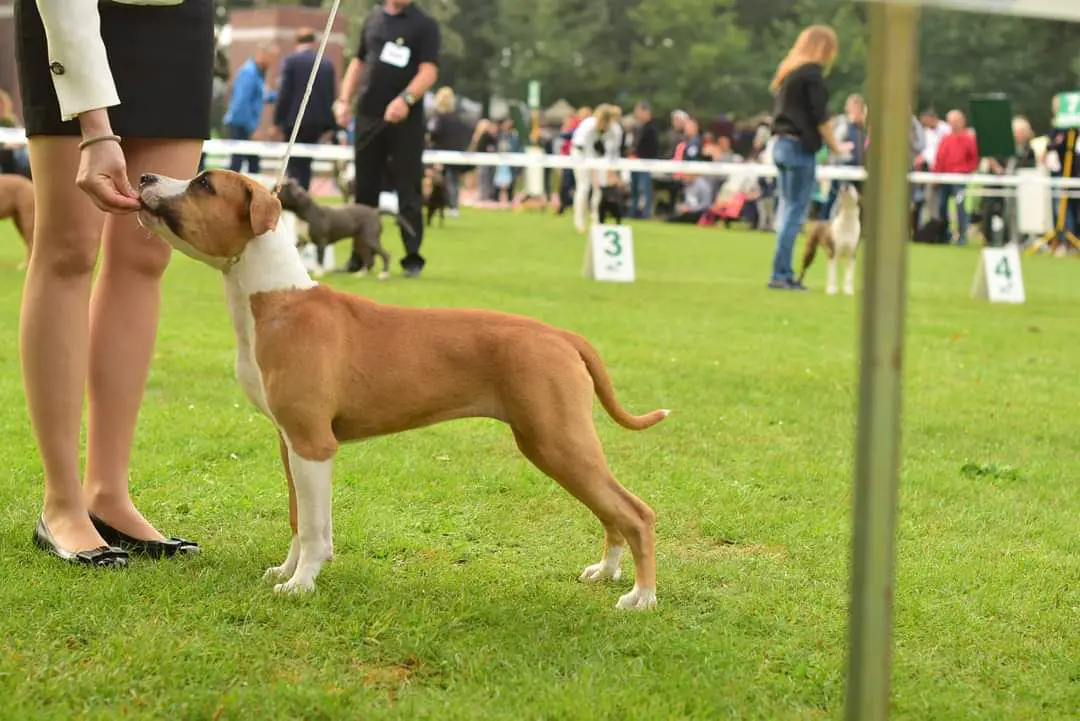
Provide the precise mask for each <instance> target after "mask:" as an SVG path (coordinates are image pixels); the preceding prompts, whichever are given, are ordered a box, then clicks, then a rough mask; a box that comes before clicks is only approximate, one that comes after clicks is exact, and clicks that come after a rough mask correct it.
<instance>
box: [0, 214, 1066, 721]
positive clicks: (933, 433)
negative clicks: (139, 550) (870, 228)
mask: <svg viewBox="0 0 1080 721" xmlns="http://www.w3.org/2000/svg"><path fill="white" fill-rule="evenodd" d="M636 232H637V236H636V238H635V241H636V244H637V248H636V250H637V255H638V262H639V282H638V283H636V284H634V285H631V286H617V285H604V284H595V283H590V282H586V281H585V280H583V279H582V278H581V277H580V272H579V270H580V266H581V259H582V247H583V244H582V241H581V239H580V238H578V237H577V236H575V235H574V234H573V232H572V231H571V230H570V221H569V220H568V219H567V218H562V219H559V220H554V219H552V218H550V217H545V216H539V215H529V216H523V215H513V214H497V213H495V214H492V213H488V214H483V213H480V212H473V213H468V214H466V215H465V216H464V217H463V218H461V219H460V220H458V221H455V222H450V223H448V225H447V228H446V229H445V230H438V229H436V230H435V231H434V232H432V233H431V235H430V236H429V239H428V241H427V254H428V256H429V260H430V266H429V270H428V273H427V274H426V276H425V277H424V278H423V279H422V280H420V281H416V282H405V281H402V280H401V279H400V276H396V277H395V278H394V279H393V280H392V281H389V282H385V283H379V282H378V281H376V280H374V279H370V278H368V279H351V278H342V279H334V280H333V282H334V283H335V284H337V285H339V286H340V287H343V288H347V289H349V290H353V291H356V292H359V293H363V294H367V295H369V296H371V297H374V298H377V299H380V300H384V301H390V302H396V303H402V304H406V305H414V306H433V305H446V306H474V307H476V306H479V307H486V308H497V309H501V310H506V311H513V312H519V313H526V314H529V315H532V316H535V317H538V318H540V319H542V320H544V321H548V322H551V323H555V324H558V325H561V326H564V327H567V328H571V329H574V330H576V331H579V332H582V333H584V334H585V335H587V336H588V337H589V338H590V339H592V341H593V342H594V343H595V345H596V346H597V347H598V348H599V350H600V351H601V353H602V354H603V355H604V357H605V359H606V360H607V362H608V364H609V367H610V371H611V373H612V376H613V378H614V381H615V383H616V387H617V390H618V393H619V395H620V398H621V400H622V401H623V402H624V403H625V404H626V405H627V406H628V407H629V408H630V409H631V410H632V411H635V412H643V411H646V410H649V409H652V408H657V407H667V408H672V409H674V411H675V414H674V415H673V416H672V417H671V418H670V419H668V420H667V421H665V422H664V423H662V424H661V425H660V426H657V427H656V428H654V429H651V430H649V431H647V432H644V433H640V434H635V433H631V432H628V431H625V430H622V429H620V428H618V427H616V426H615V425H614V424H613V423H612V422H611V421H610V420H609V419H607V418H606V417H605V416H604V415H603V413H602V411H601V410H600V409H599V406H597V409H596V417H597V422H598V425H599V428H600V433H601V435H602V438H603V440H604V443H605V447H606V450H607V453H608V457H609V459H610V462H611V464H612V467H613V468H614V470H615V473H616V475H617V476H618V477H619V478H620V479H621V480H622V482H623V483H624V484H625V485H626V486H628V487H629V488H630V489H632V490H633V491H634V492H636V493H638V494H639V495H640V496H641V497H642V498H643V499H645V500H646V501H647V502H648V503H649V504H650V505H651V506H652V507H653V508H654V509H655V510H656V511H657V513H658V515H659V522H658V523H659V525H658V552H657V553H658V564H659V598H660V606H659V608H658V610H657V611H656V612H655V613H651V614H638V615H634V614H626V613H620V612H617V611H616V610H615V608H614V605H615V601H616V599H617V598H618V596H619V594H621V593H624V592H625V591H626V590H628V589H629V587H630V585H631V584H632V578H633V574H632V573H631V566H630V564H629V561H624V573H625V575H624V578H623V580H622V581H620V582H619V583H617V584H612V585H604V586H598V587H592V586H585V585H582V584H579V583H577V582H576V581H575V579H576V577H577V575H578V573H579V572H580V571H581V569H582V568H583V567H584V566H585V565H587V564H590V563H593V562H595V561H596V560H598V558H599V553H600V543H601V538H600V527H599V524H598V523H597V522H596V521H595V520H594V519H593V518H592V516H591V515H590V514H589V513H588V511H587V510H586V509H585V508H584V507H583V506H581V505H580V504H578V503H577V502H576V501H574V500H573V499H572V498H570V497H569V496H568V495H567V494H566V493H565V492H563V491H562V490H561V489H559V488H558V487H557V486H556V485H555V484H554V483H553V482H552V481H550V480H549V479H547V478H546V477H544V476H542V475H541V474H540V473H539V472H538V471H536V470H535V469H534V468H532V467H531V466H530V465H529V464H528V463H527V462H526V461H525V460H524V459H523V458H521V457H520V456H519V455H518V453H517V451H516V449H515V446H514V443H513V440H512V438H511V437H510V434H509V432H508V431H507V429H506V428H504V427H502V426H500V425H498V424H496V423H494V422H487V421H481V420H476V421H460V422H456V423H451V424H444V425H441V426H436V427H434V428H429V429H425V430H421V431H415V432H411V433H408V434H405V435H400V436H395V437H390V438H383V439H378V440H374V441H371V442H368V443H365V444H363V445H360V446H349V447H346V448H345V449H344V450H343V452H342V453H341V454H340V455H339V461H338V463H337V469H336V481H337V483H336V486H335V493H334V496H335V498H334V501H335V536H336V543H335V546H336V548H335V550H336V552H337V558H336V559H335V561H334V562H333V563H331V564H328V565H327V566H326V567H325V568H324V570H323V572H322V575H321V576H320V578H319V581H318V591H317V593H316V594H314V595H313V596H310V597H306V598H299V599H298V598H281V597H277V596H275V595H274V594H273V593H272V591H271V588H270V586H269V585H267V584H264V583H263V582H261V581H260V577H261V574H262V572H263V569H264V568H265V567H267V566H270V565H274V564H277V563H279V562H280V561H281V559H282V558H283V556H284V553H285V551H286V546H287V543H288V534H289V532H288V522H287V519H288V511H287V505H286V493H285V483H284V479H283V476H282V472H281V469H280V467H279V461H278V454H277V448H276V444H275V437H274V434H273V432H272V430H271V428H270V426H269V425H268V423H267V422H266V421H265V420H263V419H262V418H260V417H257V416H256V414H255V413H254V412H253V410H252V408H251V407H249V405H248V404H247V402H246V401H245V400H244V398H243V396H242V393H241V391H240V388H239V386H238V385H237V383H236V382H235V381H234V379H233V377H232V367H233V338H232V336H231V330H230V326H229V323H228V320H227V318H226V313H225V307H224V301H223V298H222V290H221V281H220V278H218V277H216V275H215V274H214V273H213V272H212V271H209V270H207V269H204V268H202V267H200V266H196V265H195V264H194V263H193V262H190V261H188V260H187V259H185V258H182V257H178V258H177V259H176V260H175V261H174V263H173V265H172V266H171V267H170V269H169V272H168V274H167V276H166V281H165V286H166V287H165V307H164V314H163V319H162V324H161V331H160V336H159V341H158V350H157V358H156V360H155V363H154V367H153V372H152V377H151V380H150V384H149V389H148V391H147V397H146V403H145V406H144V410H143V414H142V416H141V420H140V428H139V433H138V437H137V441H136V443H137V448H136V453H135V461H134V466H133V468H132V471H131V473H132V483H133V489H134V494H135V497H136V502H137V504H138V505H139V506H140V508H141V509H142V510H143V511H144V512H145V513H146V514H147V515H148V516H149V517H150V518H151V519H153V520H154V521H155V522H157V524H158V525H159V526H160V527H161V528H162V529H163V530H165V531H166V532H172V533H178V534H182V535H185V536H188V537H191V538H195V539H197V540H199V541H200V542H201V543H202V544H203V547H204V553H203V555H202V556H201V557H199V558H197V559H193V560H189V561H182V562H158V563H154V562H147V561H144V562H139V563H137V564H135V565H133V566H132V567H130V568H128V569H127V570H125V571H123V572H119V573H92V572H87V571H84V570H79V569H75V568H69V567H66V566H63V565H61V564H59V563H57V562H55V561H54V560H50V559H49V558H47V557H46V556H44V555H43V554H41V553H40V552H37V551H35V550H34V549H32V547H31V544H30V542H29V541H30V533H31V529H32V527H33V523H34V519H35V517H36V514H37V512H38V509H39V504H40V499H41V482H42V481H41V468H40V464H39V461H38V459H37V457H36V453H35V449H34V444H33V441H32V436H31V433H30V429H29V423H28V420H27V414H26V411H25V405H24V401H23V396H22V389H21V383H20V374H19V366H18V354H17V339H18V336H17V317H18V311H17V309H18V304H19V298H20V291H21V283H22V275H21V274H20V273H18V272H16V271H15V270H14V266H15V264H16V263H17V262H18V260H19V258H20V254H21V248H20V247H19V245H18V241H17V240H16V239H15V236H14V233H13V231H11V229H10V225H6V226H5V227H4V228H3V229H2V236H0V237H2V241H3V242H2V244H0V311H2V312H3V313H4V315H5V317H6V318H7V321H6V322H5V323H4V324H2V326H0V364H2V365H0V371H2V372H0V393H2V398H3V406H2V410H0V427H2V428H3V431H4V438H5V443H4V447H3V450H2V451H0V458H2V461H3V466H4V468H5V469H6V470H7V474H6V476H5V478H6V480H5V482H3V483H2V484H0V508H2V509H3V511H2V523H0V557H2V566H0V568H2V569H3V570H2V574H3V581H2V582H0V608H3V609H4V610H5V611H6V613H5V614H4V615H3V618H2V619H0V697H2V698H3V699H4V700H3V702H2V703H0V715H2V716H3V717H5V718H12V719H29V718H56V719H71V718H93V719H97V718H100V719H106V718H108V719H113V718H120V717H130V718H163V719H164V718H167V719H210V718H214V719H241V718H258V719H270V718H274V719H276V718H282V719H300V718H303V719H338V718H364V719H382V718H397V719H418V718H438V719H481V718H483V719H539V718H546V719H617V718H618V719H621V718H640V719H649V720H650V721H652V720H655V719H674V718H698V719H717V718H739V719H820V718H837V717H839V716H840V715H841V713H842V710H843V704H844V675H845V642H846V633H847V604H848V559H849V542H850V528H851V512H850V511H851V486H852V482H851V475H852V457H853V444H854V410H855V401H856V388H857V386H856V377H857V355H856V349H857V336H856V328H857V305H856V303H855V302H854V301H853V300H852V299H849V298H844V297H837V298H834V297H827V296H825V295H824V294H823V293H821V292H814V293H811V294H776V293H770V292H767V291H766V290H765V288H764V283H765V280H766V277H767V268H768V265H769V261H770V258H771V252H772V241H771V238H770V237H769V236H767V235H757V234H744V233H735V232H732V233H725V232H724V231H721V230H711V231H710V230H702V229H697V228H685V227H679V228H675V227H670V226H664V225H656V224H653V225H642V226H638V227H637V229H636ZM387 241H388V247H389V248H390V249H391V250H392V251H393V252H394V253H395V254H396V255H397V256H400V245H399V242H398V241H397V239H396V237H395V234H393V233H388V234H387ZM976 261H977V255H976V253H975V252H974V251H973V250H970V249H953V248H927V247H914V248H913V249H912V256H911V262H910V290H911V303H910V306H909V315H908V324H907V328H908V335H907V339H908V340H907V346H906V349H905V356H906V362H905V366H906V373H907V375H906V382H905V399H904V412H905V420H904V446H903V472H902V487H901V512H900V517H899V547H898V578H897V581H896V600H895V606H896V626H895V656H894V695H893V698H894V701H893V707H894V712H895V718H903V719H919V720H920V721H921V720H925V719H948V720H950V721H952V720H955V719H980V720H984V719H1009V720H1010V721H1012V720H1015V719H1040V720H1045V719H1058V718H1067V717H1075V714H1076V713H1077V709H1080V661H1078V652H1077V648H1078V647H1080V645H1078V642H1080V632H1078V630H1077V629H1078V628H1080V626H1078V624H1077V613H1078V609H1080V540H1078V535H1077V530H1078V525H1077V518H1078V517H1080V494H1077V491H1076V488H1077V485H1076V484H1077V477H1078V476H1080V454H1078V453H1077V434H1076V431H1077V422H1076V420H1075V412H1076V407H1077V400H1078V393H1077V389H1076V385H1075V375H1076V368H1077V365H1076V363H1077V349H1078V343H1077V331H1076V317H1077V315H1076V314H1077V311H1076V308H1077V305H1078V303H1080V284H1078V283H1077V282H1076V278H1077V275H1076V274H1077V268H1078V266H1077V265H1076V264H1075V263H1074V262H1073V261H1061V260H1054V259H1050V258H1044V257H1037V258H1034V259H1030V260H1028V259H1025V263H1024V271H1025V281H1026V284H1027V289H1028V302H1027V304H1025V305H1023V306H1020V307H1005V306H989V305H987V304H984V303H978V302H975V301H973V300H971V299H970V298H969V290H970V285H971V280H972V275H973V272H974V268H975V264H976ZM824 270H825V269H824V263H823V262H822V263H819V264H818V265H817V266H816V267H815V268H814V269H813V272H812V273H811V277H810V278H809V282H810V284H811V285H813V286H814V287H816V288H818V289H820V288H821V286H822V284H823V280H824Z"/></svg>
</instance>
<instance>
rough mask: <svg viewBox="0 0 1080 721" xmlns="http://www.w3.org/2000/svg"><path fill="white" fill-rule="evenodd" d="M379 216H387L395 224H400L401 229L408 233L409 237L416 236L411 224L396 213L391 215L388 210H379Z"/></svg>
mask: <svg viewBox="0 0 1080 721" xmlns="http://www.w3.org/2000/svg"><path fill="white" fill-rule="evenodd" d="M379 215H388V216H390V217H391V218H393V219H394V220H396V221H397V222H399V223H401V227H402V228H404V229H405V230H406V231H408V233H409V235H416V231H415V230H413V227H412V223H410V222H409V221H407V220H405V218H404V217H403V216H401V215H399V214H398V213H391V212H390V211H389V210H383V209H382V208H379Z"/></svg>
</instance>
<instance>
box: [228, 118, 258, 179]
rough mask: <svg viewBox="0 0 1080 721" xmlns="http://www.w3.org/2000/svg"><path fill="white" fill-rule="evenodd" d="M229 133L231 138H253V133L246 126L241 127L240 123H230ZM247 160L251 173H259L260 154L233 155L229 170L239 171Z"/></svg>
mask: <svg viewBox="0 0 1080 721" xmlns="http://www.w3.org/2000/svg"><path fill="white" fill-rule="evenodd" d="M226 130H227V132H228V133H229V140H251V133H249V132H248V131H247V129H245V128H241V127H240V126H239V125H230V126H228V128H227V129H226ZM245 162H247V169H248V172H249V173H258V172H259V169H260V165H259V156H258V155H236V154H234V155H233V156H232V162H230V163H229V170H232V171H234V172H237V173H239V172H240V168H242V167H243V166H244V163H245Z"/></svg>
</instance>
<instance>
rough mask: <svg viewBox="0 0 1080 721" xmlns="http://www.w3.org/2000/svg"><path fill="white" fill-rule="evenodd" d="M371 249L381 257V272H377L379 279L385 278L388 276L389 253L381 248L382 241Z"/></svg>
mask: <svg viewBox="0 0 1080 721" xmlns="http://www.w3.org/2000/svg"><path fill="white" fill-rule="evenodd" d="M372 250H373V251H374V252H375V253H377V254H378V256H379V257H380V258H382V272H380V273H379V280H386V279H387V278H389V277H390V254H389V253H387V252H386V251H385V250H384V249H383V247H382V243H377V244H376V245H375V247H374V248H372Z"/></svg>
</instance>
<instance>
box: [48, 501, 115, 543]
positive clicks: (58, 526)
mask: <svg viewBox="0 0 1080 721" xmlns="http://www.w3.org/2000/svg"><path fill="white" fill-rule="evenodd" d="M42 516H44V518H45V525H46V526H47V527H48V529H49V533H51V534H52V537H53V538H54V539H56V542H57V544H59V545H60V547H61V548H64V549H65V550H68V551H91V550H93V549H95V548H100V547H101V546H105V545H108V544H106V543H105V540H104V539H103V538H102V537H101V534H99V533H98V532H97V529H96V528H94V524H93V523H91V521H90V516H89V514H88V513H87V512H86V506H85V505H84V504H83V503H82V502H81V499H80V500H79V501H76V502H72V501H69V500H67V499H50V498H46V499H45V506H44V509H43V510H42Z"/></svg>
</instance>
